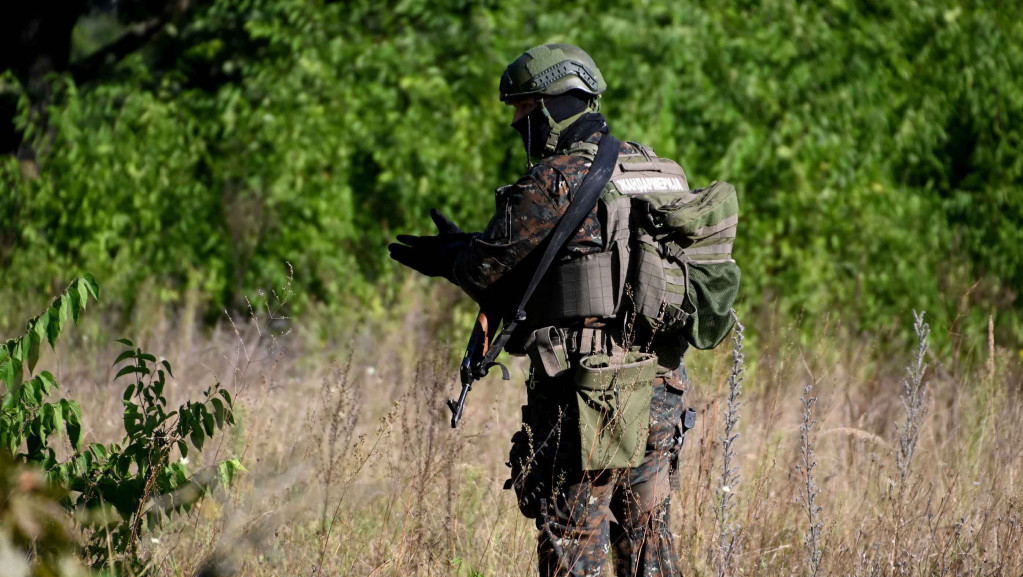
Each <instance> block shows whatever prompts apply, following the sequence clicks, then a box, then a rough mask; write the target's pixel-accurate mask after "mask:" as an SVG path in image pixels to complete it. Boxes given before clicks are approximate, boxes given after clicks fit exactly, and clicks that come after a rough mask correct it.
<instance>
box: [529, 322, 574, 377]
mask: <svg viewBox="0 0 1023 577" xmlns="http://www.w3.org/2000/svg"><path fill="white" fill-rule="evenodd" d="M526 354H527V355H529V360H530V361H531V362H532V363H533V370H536V371H539V372H540V373H541V374H542V375H543V376H545V377H557V376H561V375H563V374H565V373H567V372H568V369H569V364H568V348H567V347H566V346H565V336H564V334H563V333H562V332H561V331H560V330H559V329H557V328H556V327H543V328H542V329H536V330H535V331H533V332H532V333H530V335H529V338H528V339H526Z"/></svg>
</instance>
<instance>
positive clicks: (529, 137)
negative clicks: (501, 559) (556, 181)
mask: <svg viewBox="0 0 1023 577" xmlns="http://www.w3.org/2000/svg"><path fill="white" fill-rule="evenodd" d="M530 142H533V120H532V119H531V118H530V117H529V115H526V141H525V142H524V143H523V144H525V146H526V170H529V169H530V168H533V158H532V157H531V156H530V155H529V143H530Z"/></svg>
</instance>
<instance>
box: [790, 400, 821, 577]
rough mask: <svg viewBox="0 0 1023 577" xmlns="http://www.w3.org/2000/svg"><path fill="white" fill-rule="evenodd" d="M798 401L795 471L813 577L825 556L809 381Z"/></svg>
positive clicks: (809, 572) (812, 403) (809, 563)
mask: <svg viewBox="0 0 1023 577" xmlns="http://www.w3.org/2000/svg"><path fill="white" fill-rule="evenodd" d="M799 401H800V403H801V404H802V406H803V422H802V425H800V427H799V454H800V464H799V465H797V466H796V468H797V469H798V470H799V471H800V473H802V476H803V484H802V485H801V486H800V489H799V493H800V500H801V501H802V504H803V510H804V511H805V512H806V516H807V522H808V526H807V532H806V535H804V536H803V548H804V549H805V550H806V559H807V565H808V571H807V572H808V574H809V575H810V577H816V576H817V574H818V573H819V572H820V568H821V558H822V557H823V555H824V551H823V549H822V546H821V530H822V528H823V527H824V523H823V522H822V521H821V517H820V515H821V512H822V511H823V510H824V509H823V507H821V506H820V505H818V504H817V498H818V496H820V492H821V489H820V486H818V485H817V479H816V475H815V474H814V469H816V468H817V455H816V454H815V453H814V438H813V427H814V425H816V424H817V419H815V418H814V417H813V407H814V405H816V404H817V396H816V395H815V394H814V384H813V383H812V382H811V383H807V385H806V387H804V388H803V396H802V397H800V398H799Z"/></svg>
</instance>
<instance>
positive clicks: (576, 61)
mask: <svg viewBox="0 0 1023 577" xmlns="http://www.w3.org/2000/svg"><path fill="white" fill-rule="evenodd" d="M500 88H501V102H506V101H508V99H514V98H517V97H521V96H556V95H558V94H564V93H565V92H568V91H569V90H581V91H582V92H585V93H586V94H589V95H591V96H594V97H599V96H600V95H601V94H602V93H603V92H604V91H605V90H607V84H606V83H605V82H604V77H603V76H601V74H600V70H598V69H597V65H596V64H594V62H593V59H592V58H590V55H589V54H587V53H586V52H585V51H583V49H582V48H579V47H578V46H573V45H571V44H541V45H540V46H534V47H533V48H530V49H529V50H526V52H525V53H523V54H522V56H519V57H518V58H516V59H515V61H514V62H512V63H511V64H509V65H508V68H506V69H505V71H504V74H503V75H501V86H500Z"/></svg>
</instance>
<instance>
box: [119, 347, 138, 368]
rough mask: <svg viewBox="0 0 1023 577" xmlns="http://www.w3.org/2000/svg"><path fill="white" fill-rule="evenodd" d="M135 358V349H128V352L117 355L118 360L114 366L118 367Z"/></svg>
mask: <svg viewBox="0 0 1023 577" xmlns="http://www.w3.org/2000/svg"><path fill="white" fill-rule="evenodd" d="M133 358H135V349H128V350H126V351H123V352H121V354H119V355H117V359H115V360H114V364H115V365H116V364H117V363H119V362H121V361H124V360H127V359H133Z"/></svg>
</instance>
